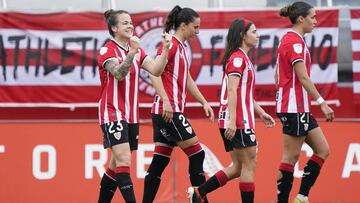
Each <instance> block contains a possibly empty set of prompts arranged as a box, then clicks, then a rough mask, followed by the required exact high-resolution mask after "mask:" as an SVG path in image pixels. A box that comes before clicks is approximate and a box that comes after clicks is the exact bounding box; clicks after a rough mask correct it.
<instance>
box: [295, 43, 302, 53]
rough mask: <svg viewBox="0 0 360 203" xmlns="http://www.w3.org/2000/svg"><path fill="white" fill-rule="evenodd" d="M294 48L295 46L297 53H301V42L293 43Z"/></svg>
mask: <svg viewBox="0 0 360 203" xmlns="http://www.w3.org/2000/svg"><path fill="white" fill-rule="evenodd" d="M293 48H294V51H295V53H297V54H300V53H301V52H302V50H303V48H302V45H301V44H293Z"/></svg>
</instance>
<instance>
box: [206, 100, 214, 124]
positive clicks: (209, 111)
mask: <svg viewBox="0 0 360 203" xmlns="http://www.w3.org/2000/svg"><path fill="white" fill-rule="evenodd" d="M203 108H204V111H205V115H206V117H208V118H209V119H210V120H211V121H212V122H214V111H213V109H212V108H211V106H210V105H209V104H208V103H207V102H206V103H205V104H204V106H203Z"/></svg>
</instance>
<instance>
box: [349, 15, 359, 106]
mask: <svg viewBox="0 0 360 203" xmlns="http://www.w3.org/2000/svg"><path fill="white" fill-rule="evenodd" d="M350 17H351V20H350V22H351V23H350V25H351V26H350V27H351V36H352V40H351V45H352V57H353V63H352V69H353V80H354V84H353V90H354V101H355V103H360V9H351V10H350Z"/></svg>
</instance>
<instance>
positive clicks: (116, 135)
mask: <svg viewBox="0 0 360 203" xmlns="http://www.w3.org/2000/svg"><path fill="white" fill-rule="evenodd" d="M114 137H115V139H117V140H120V138H121V132H116V133H114Z"/></svg>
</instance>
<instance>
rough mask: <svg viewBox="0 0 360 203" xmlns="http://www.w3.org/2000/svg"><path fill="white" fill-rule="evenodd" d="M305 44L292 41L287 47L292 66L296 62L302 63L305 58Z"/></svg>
mask: <svg viewBox="0 0 360 203" xmlns="http://www.w3.org/2000/svg"><path fill="white" fill-rule="evenodd" d="M304 46H305V44H304V43H303V42H302V41H294V42H293V43H290V44H289V45H288V47H287V48H288V53H289V59H290V61H289V62H290V63H291V65H292V66H294V64H295V63H296V62H298V61H304V58H305V51H304V49H305V47H304Z"/></svg>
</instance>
